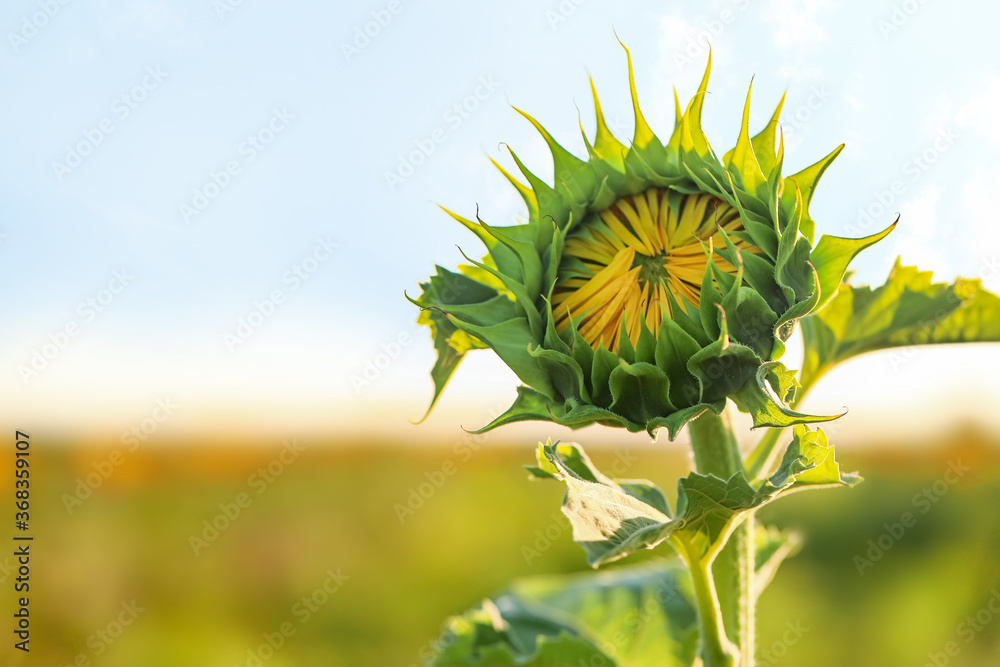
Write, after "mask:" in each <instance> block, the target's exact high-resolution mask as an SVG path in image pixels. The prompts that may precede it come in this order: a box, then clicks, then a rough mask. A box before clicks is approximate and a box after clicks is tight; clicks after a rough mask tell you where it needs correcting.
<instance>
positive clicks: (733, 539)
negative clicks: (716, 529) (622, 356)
mask: <svg viewBox="0 0 1000 667" xmlns="http://www.w3.org/2000/svg"><path fill="white" fill-rule="evenodd" d="M688 429H689V432H690V434H691V448H692V451H693V452H694V460H695V467H696V468H697V470H698V472H700V473H701V474H703V475H709V474H711V475H715V476H716V477H719V478H721V479H729V478H730V477H732V476H733V475H734V474H736V473H740V472H744V469H743V459H742V458H741V456H740V448H739V443H738V441H737V440H736V436H735V434H734V433H733V429H732V425H731V424H730V421H729V416H728V413H725V412H724V413H723V414H722V415H716V414H715V413H714V412H710V411H709V412H706V413H705V414H703V415H702V416H701V417H699V418H698V419H696V420H694V421H693V422H691V423H690V424H689V425H688ZM689 565H690V563H689ZM703 567H705V568H706V569H707V570H708V572H707V577H708V578H707V583H708V584H709V585H711V586H712V588H713V590H712V595H711V597H710V598H708V599H707V600H705V601H703V600H701V599H699V601H698V604H699V614H702V615H705V614H708V613H710V612H709V611H708V610H707V608H706V609H704V610H703V607H704V606H705V605H706V604H714V605H716V606H715V607H714V609H715V613H716V614H717V615H721V619H722V622H723V628H724V629H725V635H726V639H727V640H728V641H726V642H725V644H729V645H730V646H735V647H736V648H737V649H738V658H736V659H737V660H738V662H733V663H725V662H722V663H719V664H738V665H739V666H740V667H753V654H754V638H755V627H754V620H755V619H754V612H755V606H756V593H755V591H754V590H753V582H754V517H753V512H752V511H751V512H748V513H747V514H746V516H745V518H744V519H743V521H742V522H741V523H740V524H739V525H738V526H737V527H736V528H735V529H734V530H733V532H732V534H731V535H730V537H729V540H728V542H727V543H726V545H725V546H724V547H723V548H722V550H721V551H720V552H719V554H718V556H717V557H716V559H715V564H714V565H713V564H712V562H711V561H709V562H708V563H706V564H704V565H703ZM691 568H692V578H693V577H694V576H695V572H694V570H695V565H691ZM697 591H698V589H697V586H696V587H695V592H696V593H697ZM708 629H711V628H708ZM704 636H705V635H703V637H704ZM709 639H710V640H711V641H714V642H715V643H716V644H719V643H720V642H719V641H718V640H717V639H712V638H709ZM725 644H723V646H724V645H725ZM704 647H705V648H706V649H708V640H706V642H705V645H704ZM704 659H706V663H705V664H706V667H710V663H708V662H707V658H704Z"/></svg>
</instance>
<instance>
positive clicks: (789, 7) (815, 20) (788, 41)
mask: <svg viewBox="0 0 1000 667" xmlns="http://www.w3.org/2000/svg"><path fill="white" fill-rule="evenodd" d="M834 6H835V3H834V2H833V1H832V0H804V1H803V0H770V2H768V4H767V7H766V8H765V10H764V20H766V21H769V22H772V23H777V28H776V29H775V32H774V43H775V45H776V46H782V47H788V46H805V45H810V44H817V43H819V42H823V41H826V40H828V39H829V38H830V36H829V35H828V34H827V32H826V30H824V29H823V27H822V26H821V25H820V20H819V19H820V17H821V16H822V14H824V13H826V12H828V11H830V10H831V9H833V8H834Z"/></svg>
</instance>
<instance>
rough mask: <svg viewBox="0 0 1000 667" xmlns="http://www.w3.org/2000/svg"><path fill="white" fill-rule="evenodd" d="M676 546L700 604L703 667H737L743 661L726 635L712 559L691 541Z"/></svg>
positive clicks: (679, 542) (699, 625)
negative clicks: (700, 554) (709, 560)
mask: <svg viewBox="0 0 1000 667" xmlns="http://www.w3.org/2000/svg"><path fill="white" fill-rule="evenodd" d="M676 546H677V547H678V550H679V551H680V552H681V555H682V556H683V558H684V561H685V562H686V563H687V566H688V570H689V571H690V572H691V583H692V586H693V588H694V596H695V601H696V603H697V606H698V630H699V633H700V635H701V651H700V655H701V660H702V664H703V665H704V667H737V665H739V664H740V663H738V662H737V661H738V660H739V657H738V649H737V647H736V646H734V645H733V643H732V642H731V641H730V640H729V638H728V637H727V636H726V631H725V627H724V625H723V620H722V612H721V611H720V609H719V598H718V596H717V595H716V591H715V582H714V580H713V575H712V565H711V563H710V562H708V561H706V560H703V559H701V558H700V557H699V556H698V554H697V553H696V550H695V548H694V547H693V546H692V545H691V544H690V543H688V542H685V541H682V540H678V543H677V544H676Z"/></svg>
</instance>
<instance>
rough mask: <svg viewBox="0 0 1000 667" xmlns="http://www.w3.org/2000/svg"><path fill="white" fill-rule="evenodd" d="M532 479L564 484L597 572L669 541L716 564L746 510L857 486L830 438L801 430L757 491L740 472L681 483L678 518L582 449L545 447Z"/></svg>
mask: <svg viewBox="0 0 1000 667" xmlns="http://www.w3.org/2000/svg"><path fill="white" fill-rule="evenodd" d="M532 472H533V474H534V475H535V476H536V477H537V476H546V477H553V478H555V479H558V480H560V481H562V482H563V483H564V484H566V497H565V499H564V500H563V507H562V510H563V513H564V514H565V515H566V516H567V517H568V518H569V521H570V524H571V525H572V526H573V539H574V540H575V541H576V542H577V543H578V544H580V546H582V547H583V549H584V551H585V552H586V555H587V561H588V562H589V563H590V564H591V565H592V566H594V567H597V566H599V565H601V564H603V563H607V562H610V561H613V560H617V559H619V558H624V557H625V556H628V555H629V554H632V553H635V552H637V551H639V550H640V549H652V548H653V547H655V546H657V545H659V544H661V543H662V542H663V541H665V540H668V539H672V540H676V541H679V542H682V543H683V544H685V545H687V547H686V549H687V551H688V553H687V556H692V555H693V556H696V557H698V558H699V559H702V560H705V561H711V559H712V558H714V555H715V554H716V553H717V552H718V550H719V549H720V548H721V547H722V545H723V544H725V541H726V539H727V538H728V537H729V534H730V533H731V532H732V529H733V528H734V527H735V526H736V525H737V524H738V523H739V520H740V519H741V518H742V516H743V515H744V514H745V513H746V512H747V511H749V510H753V509H756V508H758V507H760V506H762V505H764V504H766V503H768V502H770V501H772V500H774V499H775V498H776V497H778V496H779V495H780V494H782V493H788V492H791V491H796V490H799V489H802V488H806V487H823V486H838V485H844V486H850V485H853V484H855V483H856V482H857V481H858V480H859V478H858V477H857V476H855V475H847V474H841V472H840V466H839V465H838V464H837V462H836V460H835V459H834V454H833V447H832V446H830V445H829V444H828V443H827V439H826V435H825V434H824V433H823V432H822V431H819V430H817V431H813V430H810V429H809V428H808V427H805V426H796V427H795V429H794V436H793V439H792V442H791V443H790V444H789V445H788V447H787V449H786V450H785V455H784V457H783V459H782V461H781V464H780V465H779V466H778V470H777V471H776V472H775V473H774V474H773V475H771V477H769V478H768V479H766V480H764V481H763V482H761V483H760V484H759V485H758V486H757V487H756V488H755V487H754V486H753V485H752V484H751V483H750V481H749V480H748V479H747V477H746V474H745V473H742V472H739V473H736V474H734V475H733V476H732V477H730V478H729V479H728V480H722V479H720V478H718V477H715V476H714V475H702V474H699V473H696V472H693V473H691V474H690V475H689V476H687V477H685V478H682V479H681V480H680V481H679V482H678V494H677V509H676V512H674V514H673V515H671V514H670V512H669V508H668V507H666V504H665V503H663V504H662V505H661V504H660V503H654V504H650V503H649V502H647V501H646V500H647V498H650V497H655V498H662V497H663V494H662V493H659V494H655V495H653V493H652V491H651V489H650V487H652V485H651V484H649V483H648V482H642V483H641V485H640V487H639V489H640V492H637V491H636V487H635V486H634V484H635V483H630V484H626V483H624V482H619V481H616V480H612V479H610V478H608V477H606V476H605V475H603V474H602V473H601V472H600V471H598V470H597V469H596V468H595V466H594V465H593V463H592V462H591V461H590V459H589V458H588V457H587V455H586V454H585V453H584V452H583V450H582V448H581V447H580V446H579V445H575V444H569V443H567V444H555V445H553V444H545V445H540V446H539V449H538V467H537V468H534V469H532ZM653 488H655V487H653ZM692 550H693V553H691V552H692Z"/></svg>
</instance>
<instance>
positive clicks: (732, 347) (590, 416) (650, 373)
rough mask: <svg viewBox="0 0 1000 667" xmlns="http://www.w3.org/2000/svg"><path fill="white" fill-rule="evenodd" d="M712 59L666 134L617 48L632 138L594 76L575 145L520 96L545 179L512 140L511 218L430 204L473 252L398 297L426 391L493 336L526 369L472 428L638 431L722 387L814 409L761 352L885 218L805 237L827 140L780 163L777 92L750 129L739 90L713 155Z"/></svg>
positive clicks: (756, 408) (774, 412)
mask: <svg viewBox="0 0 1000 667" xmlns="http://www.w3.org/2000/svg"><path fill="white" fill-rule="evenodd" d="M626 54H628V50H627V49H626ZM710 69H711V56H709V62H708V67H707V68H706V70H705V75H704V77H703V78H702V81H701V85H700V86H699V88H698V92H697V93H696V94H695V95H694V97H693V98H692V99H691V101H690V102H689V103H688V105H687V107H686V109H685V110H683V111H682V109H681V106H680V103H679V101H678V99H677V94H676V91H675V93H674V100H675V111H676V120H675V123H674V129H673V133H672V135H671V137H670V140H669V141H667V142H666V143H665V144H664V143H662V142H661V141H660V140H659V139H658V138H657V137H656V135H654V134H653V131H652V129H650V127H649V125H648V124H647V123H646V120H645V119H644V118H643V115H642V111H641V110H640V108H639V102H638V95H637V94H636V89H635V79H634V75H633V71H632V61H631V57H630V56H629V57H628V70H629V84H630V89H631V93H632V104H633V108H634V112H635V134H634V136H633V138H632V141H631V146H630V147H626V146H625V145H624V144H622V143H621V142H620V141H619V140H618V139H616V138H615V136H614V135H613V134H612V133H611V131H610V130H609V129H608V126H607V124H606V123H605V120H604V116H603V113H602V111H601V106H600V102H599V101H598V98H597V93H596V91H594V106H595V111H596V116H597V132H596V135H595V137H594V140H593V141H592V142H591V140H590V139H589V138H588V137H587V135H586V133H584V142H585V143H586V146H587V152H588V157H587V159H586V160H583V159H580V158H578V157H576V156H574V155H572V154H571V153H569V152H568V151H567V150H565V149H564V148H563V147H562V146H560V145H559V144H558V143H556V141H555V140H554V139H553V138H552V136H551V135H550V134H549V133H548V132H547V131H546V130H545V129H544V128H543V127H542V126H541V125H540V124H539V123H538V122H537V121H535V120H534V119H533V118H531V117H530V116H528V114H525V113H524V112H520V113H522V115H524V116H525V117H526V118H527V119H528V120H529V121H530V122H531V123H532V124H533V125H534V126H535V127H536V128H537V130H538V131H539V133H540V134H541V135H542V138H543V139H544V140H545V142H546V143H547V144H548V146H549V148H550V150H551V152H552V157H553V161H554V165H555V178H554V183H553V185H551V186H550V185H549V184H547V183H546V182H544V181H543V180H542V179H540V178H538V177H537V176H535V175H534V174H533V173H532V172H530V171H529V170H528V169H527V168H526V167H525V166H524V164H523V163H522V162H521V161H520V160H519V159H518V157H517V155H515V154H514V153H513V151H511V155H512V157H513V159H514V162H515V163H516V164H517V166H518V168H519V169H520V171H521V173H522V174H523V175H524V178H525V180H526V181H527V184H523V183H522V182H520V181H519V180H517V179H516V178H514V177H513V176H511V175H510V174H509V173H508V172H507V171H505V170H504V169H503V168H502V167H500V166H499V165H497V167H498V168H499V169H500V171H501V172H503V174H504V175H505V176H506V177H507V178H508V179H509V180H510V182H511V183H512V185H513V186H514V187H515V188H516V189H517V191H518V192H519V193H520V194H521V196H522V198H523V199H524V203H525V205H526V206H527V209H528V219H527V222H526V223H525V224H520V225H515V226H513V227H494V226H491V225H489V224H488V223H486V222H484V221H482V220H480V219H479V217H478V215H477V216H476V221H475V222H473V221H472V220H469V219H466V218H464V217H462V216H460V215H458V214H456V213H453V212H451V211H448V210H447V209H445V210H446V212H447V213H448V214H449V215H451V216H452V217H453V218H454V219H455V220H457V221H458V222H460V223H461V224H463V225H464V226H465V227H467V228H468V229H469V230H471V231H472V232H473V233H475V234H476V235H477V236H478V237H479V239H480V240H481V241H482V242H483V244H484V245H485V246H486V249H487V255H486V256H485V257H484V258H483V259H482V261H475V260H469V261H470V262H471V266H463V267H461V268H460V270H459V271H458V272H453V271H449V270H446V269H443V268H441V267H437V272H436V275H434V276H432V277H431V278H430V279H429V280H428V281H427V282H425V283H422V284H421V287H422V289H423V292H422V294H421V295H420V297H419V298H417V299H415V300H413V302H414V303H415V304H417V305H418V306H420V307H421V308H422V309H423V310H422V312H421V315H420V321H421V323H424V324H427V325H429V326H430V328H431V331H432V335H433V338H434V344H435V347H436V348H437V353H438V359H437V363H436V364H435V366H434V369H433V371H432V377H433V379H434V383H435V389H436V391H435V395H434V401H436V400H437V398H438V396H439V395H440V393H441V391H442V389H443V388H444V386H445V384H446V383H447V382H448V380H449V378H450V377H451V375H452V373H453V372H454V370H455V368H456V367H457V366H458V364H459V362H461V360H462V358H463V357H464V355H465V354H466V353H467V352H468V351H469V350H472V349H476V348H491V349H493V350H494V351H495V352H496V353H497V354H498V355H499V356H500V358H501V359H503V361H504V362H505V363H506V364H507V365H508V366H509V367H510V368H511V369H512V370H513V371H514V372H515V373H516V374H517V375H518V377H519V378H520V379H521V381H522V382H523V383H524V384H523V386H521V387H519V389H518V397H517V400H516V401H515V402H514V405H512V406H511V407H510V409H509V410H508V411H507V412H506V413H504V414H503V415H502V416H501V417H499V418H497V419H496V420H494V421H493V422H492V423H491V424H489V425H487V426H486V427H484V429H482V430H487V429H491V428H494V427H496V426H499V425H502V424H506V423H510V422H515V421H522V420H528V419H534V420H544V421H552V422H556V423H558V424H563V425H566V426H570V427H574V428H577V427H581V426H587V425H589V424H594V423H600V424H606V425H612V426H623V427H626V428H628V429H629V430H632V431H638V430H643V429H645V430H647V431H649V432H650V434H653V433H654V432H655V431H656V430H657V429H658V428H660V427H664V426H666V427H667V428H668V431H669V434H670V437H671V439H672V438H673V437H675V436H676V434H677V432H678V431H679V430H680V428H681V427H682V426H683V425H684V424H685V423H687V421H689V420H691V419H693V418H694V417H696V416H698V415H699V414H701V413H702V412H704V411H705V410H709V409H710V410H714V411H715V412H720V411H721V410H722V409H723V408H724V406H725V403H726V400H727V399H732V400H733V401H734V402H735V403H736V405H737V406H738V407H739V408H740V409H742V410H744V411H746V412H749V413H750V414H751V415H752V416H753V419H754V424H755V426H786V425H791V424H797V423H804V422H812V421H822V420H825V419H829V417H813V416H809V415H804V414H800V413H797V412H794V411H792V410H791V409H789V408H788V407H787V405H786V402H787V401H788V400H789V399H790V398H791V395H792V394H793V393H794V391H795V388H796V386H797V385H796V382H795V379H794V374H793V373H792V372H791V371H789V370H787V369H786V368H785V367H784V366H783V365H782V364H781V363H780V362H778V361H776V360H777V359H778V358H780V356H781V355H782V353H783V352H784V343H785V341H787V340H788V337H789V336H790V335H791V334H792V332H793V330H794V328H795V323H796V321H797V320H798V319H799V318H801V317H804V316H806V315H808V314H810V313H812V312H815V311H816V310H818V309H819V308H822V307H823V305H825V303H826V302H827V301H829V300H830V299H831V298H832V297H833V296H834V294H835V293H836V291H837V289H838V287H839V285H840V282H841V279H842V278H843V276H844V272H845V271H846V270H847V266H848V264H849V262H850V261H851V260H852V259H853V258H854V256H855V255H857V253H858V252H860V251H861V250H863V249H864V248H866V247H867V246H869V245H871V244H873V243H875V242H877V241H878V240H880V239H881V238H882V237H884V236H885V235H886V234H888V233H889V231H890V230H891V229H892V227H891V226H890V227H889V228H887V229H886V230H885V231H883V232H881V233H879V234H875V235H873V236H870V237H867V238H862V239H844V238H839V237H833V236H825V235H824V236H823V237H822V238H821V239H820V241H819V243H818V244H816V245H815V247H814V246H813V233H814V223H813V220H812V218H811V217H810V215H809V202H810V200H811V199H812V194H813V190H814V188H815V186H816V183H817V181H818V180H819V178H820V176H821V175H822V174H823V172H824V171H825V169H826V168H827V167H828V166H829V165H830V163H831V162H832V161H833V159H834V158H835V157H836V156H837V154H838V153H839V152H840V150H841V148H842V146H840V147H837V148H836V149H835V150H834V151H833V152H831V153H830V154H829V155H827V156H826V157H824V158H823V159H821V160H820V161H819V162H817V163H815V164H814V165H812V166H810V167H807V168H806V169H803V170H802V171H800V172H798V173H797V174H795V175H793V176H788V177H782V175H781V167H782V161H783V146H782V141H781V135H780V131H779V127H778V116H779V114H780V111H781V103H780V102H779V104H778V108H777V109H776V110H775V112H774V114H773V116H772V117H771V119H770V121H769V122H768V123H767V125H766V126H765V127H764V129H763V130H762V131H761V132H760V133H758V134H756V135H755V136H751V135H750V133H749V129H748V118H749V107H750V94H749V92H748V94H747V101H746V106H744V109H743V123H742V126H741V128H740V134H739V138H738V139H737V142H736V146H735V147H734V148H733V149H732V150H730V151H729V152H728V153H726V154H725V155H724V156H723V157H722V159H721V160H720V159H719V158H718V157H717V156H716V154H715V153H714V152H713V151H712V148H711V147H710V146H709V143H708V140H707V139H706V137H705V135H704V134H703V132H702V130H701V111H702V105H703V103H704V100H705V93H706V90H707V87H708V79H709V71H710ZM591 90H592V91H593V82H591ZM782 101H784V100H783V99H782ZM581 129H582V128H581ZM432 406H433V402H432Z"/></svg>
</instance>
